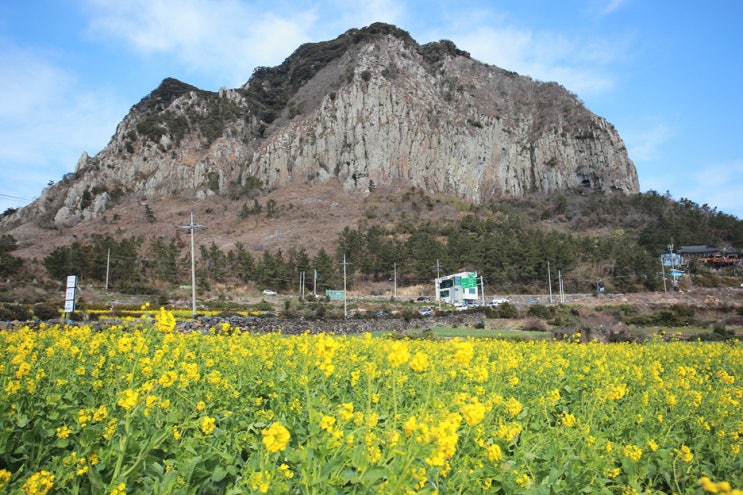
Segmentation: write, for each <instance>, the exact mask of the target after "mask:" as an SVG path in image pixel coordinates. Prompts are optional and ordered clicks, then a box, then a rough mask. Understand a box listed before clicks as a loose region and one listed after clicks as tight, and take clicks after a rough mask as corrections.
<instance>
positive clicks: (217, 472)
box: [211, 466, 227, 483]
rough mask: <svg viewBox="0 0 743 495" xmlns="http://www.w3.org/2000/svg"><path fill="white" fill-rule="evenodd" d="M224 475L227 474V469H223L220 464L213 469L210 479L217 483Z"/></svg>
mask: <svg viewBox="0 0 743 495" xmlns="http://www.w3.org/2000/svg"><path fill="white" fill-rule="evenodd" d="M225 476H227V470H225V469H224V468H223V467H222V466H217V467H216V468H215V469H214V473H212V477H211V480H212V481H214V482H215V483H219V482H220V481H222V480H223V479H224V478H225Z"/></svg>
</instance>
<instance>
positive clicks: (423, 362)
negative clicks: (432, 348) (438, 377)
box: [408, 351, 430, 373]
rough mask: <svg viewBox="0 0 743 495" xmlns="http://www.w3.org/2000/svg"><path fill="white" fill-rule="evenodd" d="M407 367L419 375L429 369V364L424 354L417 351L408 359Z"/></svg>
mask: <svg viewBox="0 0 743 495" xmlns="http://www.w3.org/2000/svg"><path fill="white" fill-rule="evenodd" d="M408 366H410V369H412V370H413V371H415V372H418V373H421V372H423V371H426V370H427V369H428V368H429V366H430V362H429V360H428V356H427V355H426V354H424V353H423V352H420V351H418V352H416V353H415V354H413V357H412V358H411V359H410V362H409V363H408Z"/></svg>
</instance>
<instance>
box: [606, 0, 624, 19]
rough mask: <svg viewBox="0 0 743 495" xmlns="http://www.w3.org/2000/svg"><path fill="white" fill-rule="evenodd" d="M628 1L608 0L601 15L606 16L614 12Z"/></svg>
mask: <svg viewBox="0 0 743 495" xmlns="http://www.w3.org/2000/svg"><path fill="white" fill-rule="evenodd" d="M626 3H627V0H608V1H607V2H606V4H605V5H604V6H603V8H602V9H601V15H602V16H604V15H609V14H612V13H614V12H615V11H616V10H618V9H619V8H621V7H622V6H623V5H624V4H626Z"/></svg>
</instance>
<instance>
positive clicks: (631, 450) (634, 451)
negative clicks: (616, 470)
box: [623, 444, 642, 462]
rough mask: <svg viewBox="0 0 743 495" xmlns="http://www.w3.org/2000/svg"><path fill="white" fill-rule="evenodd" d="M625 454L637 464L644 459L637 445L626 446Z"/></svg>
mask: <svg viewBox="0 0 743 495" xmlns="http://www.w3.org/2000/svg"><path fill="white" fill-rule="evenodd" d="M623 452H624V455H625V456H626V457H629V458H630V459H632V460H633V461H635V462H637V461H639V460H640V458H641V457H642V449H641V448H640V447H638V446H637V445H631V444H630V445H625V446H624V451H623Z"/></svg>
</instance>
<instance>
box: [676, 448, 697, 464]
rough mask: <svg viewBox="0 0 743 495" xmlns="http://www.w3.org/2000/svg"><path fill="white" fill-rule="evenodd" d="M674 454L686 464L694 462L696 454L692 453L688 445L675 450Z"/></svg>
mask: <svg viewBox="0 0 743 495" xmlns="http://www.w3.org/2000/svg"><path fill="white" fill-rule="evenodd" d="M673 453H674V454H676V455H677V456H678V458H679V459H681V460H682V461H684V462H686V463H689V462H691V461H693V460H694V454H692V453H691V449H690V448H689V447H687V446H686V445H682V446H681V448H678V449H674V450H673Z"/></svg>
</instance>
